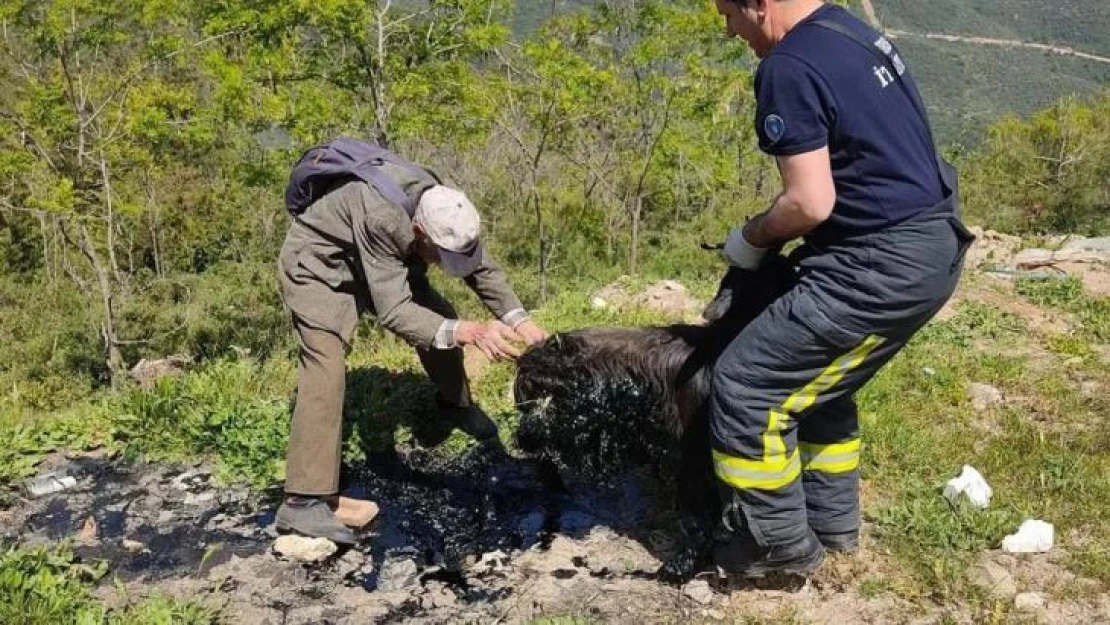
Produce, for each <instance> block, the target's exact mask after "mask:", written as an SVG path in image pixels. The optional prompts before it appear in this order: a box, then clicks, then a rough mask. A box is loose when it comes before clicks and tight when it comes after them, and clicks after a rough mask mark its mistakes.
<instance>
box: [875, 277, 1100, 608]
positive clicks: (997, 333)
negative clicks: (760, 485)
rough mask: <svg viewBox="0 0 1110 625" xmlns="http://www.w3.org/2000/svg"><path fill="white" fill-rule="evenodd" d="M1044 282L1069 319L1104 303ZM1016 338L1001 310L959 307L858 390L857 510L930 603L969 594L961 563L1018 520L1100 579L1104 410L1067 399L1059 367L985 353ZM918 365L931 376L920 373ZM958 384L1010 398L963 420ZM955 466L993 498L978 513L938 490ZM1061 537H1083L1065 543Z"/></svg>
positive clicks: (1068, 380)
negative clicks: (966, 469)
mask: <svg viewBox="0 0 1110 625" xmlns="http://www.w3.org/2000/svg"><path fill="white" fill-rule="evenodd" d="M1044 288H1045V287H1044V286H1042V285H1038V286H1037V287H1036V289H1037V290H1036V291H1035V293H1036V294H1037V295H1036V297H1037V298H1038V299H1037V302H1036V303H1047V304H1050V305H1059V306H1061V307H1063V308H1066V309H1068V310H1070V311H1073V312H1077V314H1078V311H1080V310H1082V309H1084V308H1087V307H1095V308H1097V307H1098V306H1102V305H1104V303H1092V302H1090V301H1087V300H1086V299H1084V298H1080V297H1077V296H1074V295H1075V294H1074V292H1073V291H1071V290H1066V291H1064V292H1063V293H1060V292H1057V291H1056V290H1053V291H1051V292H1046V291H1042V290H1041V289H1044ZM1053 288H1054V289H1058V288H1059V287H1053ZM1023 292H1024V293H1025V294H1026V295H1027V296H1028V294H1029V292H1028V291H1023ZM984 336H986V337H989V339H990V340H989V341H986V342H985V343H984V342H983V341H982V339H983V337H984ZM1089 336H1090V337H1091V339H1097V338H1098V337H1099V336H1101V335H1098V334H1091V335H1089ZM973 339H974V340H973ZM1027 340H1033V337H1032V336H1031V335H1030V334H1028V333H1026V332H1025V331H1024V327H1023V325H1022V324H1020V323H1015V322H1014V320H1013V319H1012V318H1011V316H1010V315H1008V314H1005V313H1001V312H1000V311H997V310H992V309H989V308H987V307H985V306H982V305H979V304H975V303H973V302H969V303H965V304H964V305H963V306H962V307H961V308H960V310H959V313H958V314H957V315H956V317H955V318H953V319H951V320H949V321H945V322H934V323H933V324H931V325H930V326H928V327H927V328H926V329H925V330H924V331H923V332H922V333H921V334H920V335H919V336H918V337H917V338H916V339H915V340H914V341H913V342H912V343H911V344H910V345H909V346H908V347H907V349H906V350H905V352H903V354H901V355H900V356H899V357H898V358H897V359H895V361H894V362H893V363H892V364H891V365H890V366H889V367H888V368H887V369H886V370H884V371H883V372H882V373H880V375H879V376H877V378H876V379H875V380H874V381H873V382H872V383H871V384H870V385H869V386H868V387H866V388H865V389H864V391H863V392H862V393H861V396H860V399H861V407H862V410H863V413H864V419H863V420H864V424H863V432H864V434H863V437H864V441H865V450H866V451H865V454H864V463H865V464H864V472H865V475H866V477H867V478H869V479H870V481H871V483H872V485H873V486H874V491H875V493H876V495H875V497H874V501H873V502H872V504H871V505H870V506H869V508H868V510H867V514H869V515H870V516H871V517H872V519H873V521H874V524H875V527H876V530H877V533H878V535H879V539H880V542H881V544H883V545H884V546H886V547H888V548H890V549H891V550H892V552H893V553H894V554H895V556H896V557H897V559H898V560H899V561H901V562H902V563H903V564H904V565H905V566H906V567H907V569H908V570H910V571H912V572H913V575H914V576H915V577H916V579H917V580H918V582H919V583H918V584H917V587H918V589H919V590H920V591H921V592H922V593H923V594H924V595H925V596H928V597H929V598H931V599H933V600H939V601H944V602H948V601H958V600H961V599H966V598H968V595H969V592H968V591H967V590H965V588H966V583H965V582H964V573H965V571H966V569H967V566H968V565H969V564H970V563H971V561H973V560H974V559H975V558H976V557H977V556H978V554H979V553H980V552H982V551H983V550H987V549H995V548H997V547H998V546H999V543H1000V541H1001V539H1002V537H1003V536H1004V535H1006V534H1008V533H1011V532H1012V531H1013V530H1014V529H1015V528H1016V527H1017V525H1018V524H1020V522H1021V521H1022V520H1024V519H1026V518H1040V519H1044V520H1048V521H1049V522H1052V523H1054V524H1055V526H1056V532H1057V540H1058V545H1059V546H1060V547H1062V548H1063V549H1065V550H1066V551H1067V552H1068V553H1069V557H1070V563H1069V566H1071V568H1073V569H1074V570H1075V571H1076V572H1077V573H1079V574H1082V575H1086V576H1090V577H1093V578H1095V579H1098V580H1100V581H1101V582H1102V583H1103V584H1106V583H1110V567H1107V558H1106V555H1105V550H1104V549H1102V548H1100V547H1098V546H1097V545H1105V544H1107V541H1108V540H1110V531H1108V530H1107V529H1106V528H1105V523H1103V522H1102V519H1104V518H1106V516H1107V515H1108V514H1110V448H1108V446H1107V445H1106V442H1107V440H1110V439H1108V425H1107V423H1106V419H1105V414H1107V413H1106V409H1107V406H1106V402H1105V401H1103V400H1101V399H1099V398H1086V397H1083V396H1082V395H1081V394H1080V393H1077V392H1076V386H1077V384H1076V382H1075V380H1074V379H1073V378H1072V377H1071V373H1072V372H1071V371H1069V370H1068V369H1067V368H1064V367H1052V368H1050V369H1048V370H1047V371H1046V370H1042V369H1040V368H1034V367H1028V366H1027V363H1026V362H1025V360H1024V359H1023V358H1015V357H1007V356H1002V355H999V354H998V353H995V352H994V350H998V349H1000V348H1002V347H1004V346H1006V345H1007V344H1009V343H1011V342H1016V341H1027ZM972 345H975V347H972ZM984 345H985V347H984ZM1085 366H1087V367H1090V369H1089V370H1086V371H1084V373H1085V374H1087V375H1089V376H1093V377H1096V378H1100V379H1102V380H1106V379H1107V375H1106V373H1105V371H1104V370H1102V368H1100V367H1098V365H1097V364H1095V363H1086V364H1085ZM926 367H928V368H930V369H932V370H934V371H935V372H936V373H935V374H934V375H931V376H930V375H924V374H923V371H924V369H925V368H926ZM969 382H984V383H989V384H992V385H995V386H997V387H999V388H1000V389H1002V391H1003V393H1004V395H1005V396H1007V397H1010V398H1016V399H1014V401H1010V402H1007V404H1006V405H1003V406H1001V407H998V408H992V409H989V410H988V411H986V412H985V413H982V414H977V413H973V410H972V409H971V407H970V405H969V402H968V399H967V396H966V391H965V388H966V384H968V383H969ZM1018 399H1020V401H1018ZM965 463H966V464H972V465H973V466H975V467H976V468H978V469H979V470H980V471H982V472H983V474H984V475H985V476H986V478H987V480H988V481H989V482H990V483H991V484H992V486H993V488H994V490H995V497H994V499H993V500H992V503H991V506H990V508H989V509H988V510H985V511H980V510H975V509H973V508H969V507H966V506H964V505H961V506H958V507H952V506H950V505H949V504H948V503H947V502H946V501H945V500H944V499H943V498H941V497H940V496H939V493H940V490H941V488H942V486H943V484H944V482H945V481H946V480H947V479H948V478H950V477H952V476H954V475H955V474H956V473H958V471H959V468H960V466H961V465H963V464H965ZM1073 534H1074V535H1082V536H1087V537H1089V540H1087V541H1084V542H1083V543H1081V544H1069V541H1068V539H1067V538H1066V537H1068V536H1070V535H1073ZM971 594H973V593H971Z"/></svg>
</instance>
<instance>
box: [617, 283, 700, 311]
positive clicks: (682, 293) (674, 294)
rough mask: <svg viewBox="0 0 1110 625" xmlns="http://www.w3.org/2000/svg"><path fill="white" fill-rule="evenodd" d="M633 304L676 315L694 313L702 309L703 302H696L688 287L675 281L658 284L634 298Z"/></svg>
mask: <svg viewBox="0 0 1110 625" xmlns="http://www.w3.org/2000/svg"><path fill="white" fill-rule="evenodd" d="M632 304H633V305H635V306H638V307H642V308H648V309H651V310H657V311H659V312H664V313H668V314H674V315H683V314H689V313H694V312H698V311H700V310H701V309H702V304H701V302H698V301H697V300H695V299H694V298H693V297H692V296H691V295H690V294H689V292H688V291H687V290H686V287H684V286H682V285H681V284H679V283H678V282H675V281H674V280H663V281H662V282H656V283H655V284H653V285H651V286H649V287H648V288H647V289H645V290H644V292H643V293H641V294H640V295H638V296H636V297H635V298H633V299H632Z"/></svg>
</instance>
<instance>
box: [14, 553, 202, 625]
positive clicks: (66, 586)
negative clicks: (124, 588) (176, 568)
mask: <svg viewBox="0 0 1110 625" xmlns="http://www.w3.org/2000/svg"><path fill="white" fill-rule="evenodd" d="M106 574H107V567H106V566H105V565H104V564H103V563H98V564H92V565H90V564H83V563H81V562H79V561H78V560H77V559H76V557H75V556H74V555H73V552H72V551H70V550H69V549H68V548H67V547H65V546H64V545H63V546H60V547H56V548H53V549H48V548H45V547H38V548H34V549H6V550H3V551H0V597H3V598H4V600H3V601H0V623H13V624H14V623H20V624H22V625H56V624H57V623H77V624H79V625H85V624H89V625H92V624H94V623H95V624H100V623H103V624H105V625H140V624H141V625H163V624H164V625H170V624H173V625H208V624H215V623H219V622H221V619H220V612H219V610H218V609H216V608H213V607H211V606H208V605H205V604H203V603H200V602H195V601H189V600H179V599H175V598H172V597H168V596H164V595H156V596H153V597H149V598H145V599H137V600H135V601H127V602H125V603H124V605H123V607H120V608H108V607H106V606H105V605H104V604H102V603H101V602H100V601H97V600H96V599H94V598H93V596H92V592H91V591H92V586H93V584H95V583H96V582H97V581H99V580H100V579H101V578H102V577H104V576H105V575H106Z"/></svg>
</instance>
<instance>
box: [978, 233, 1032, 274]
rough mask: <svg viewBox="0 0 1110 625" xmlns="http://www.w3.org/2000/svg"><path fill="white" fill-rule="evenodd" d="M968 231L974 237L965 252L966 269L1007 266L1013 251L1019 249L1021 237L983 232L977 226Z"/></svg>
mask: <svg viewBox="0 0 1110 625" xmlns="http://www.w3.org/2000/svg"><path fill="white" fill-rule="evenodd" d="M970 230H971V233H972V234H974V235H975V243H974V244H973V245H972V246H971V249H969V250H968V252H967V257H966V261H965V264H966V265H967V267H968V268H971V269H978V268H979V267H992V266H1005V265H1008V264H1009V262H1010V258H1011V257H1012V256H1013V255H1014V251H1015V250H1017V249H1018V248H1020V247H1021V237H1015V236H1012V235H1008V234H1002V233H1000V232H995V231H993V230H983V229H982V228H980V227H978V226H973V227H971V228H970Z"/></svg>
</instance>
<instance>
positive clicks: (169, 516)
mask: <svg viewBox="0 0 1110 625" xmlns="http://www.w3.org/2000/svg"><path fill="white" fill-rule="evenodd" d="M170 521H173V511H172V510H163V511H161V512H159V513H158V519H157V520H156V521H155V523H157V524H158V525H166V524H167V523H169V522H170Z"/></svg>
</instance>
